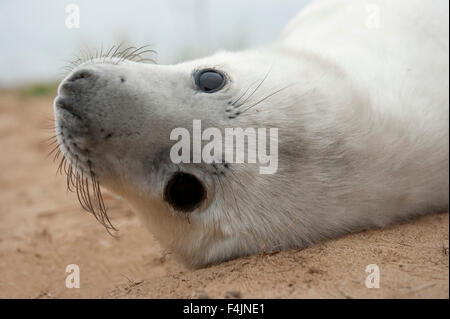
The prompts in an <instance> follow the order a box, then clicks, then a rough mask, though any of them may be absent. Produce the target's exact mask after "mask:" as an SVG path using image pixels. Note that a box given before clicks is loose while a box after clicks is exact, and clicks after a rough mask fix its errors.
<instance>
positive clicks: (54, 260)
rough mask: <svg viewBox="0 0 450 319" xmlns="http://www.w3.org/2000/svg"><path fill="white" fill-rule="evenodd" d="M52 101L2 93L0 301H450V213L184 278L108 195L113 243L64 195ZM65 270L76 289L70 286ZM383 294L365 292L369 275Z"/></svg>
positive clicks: (186, 274) (193, 272) (184, 271)
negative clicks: (54, 148)
mask: <svg viewBox="0 0 450 319" xmlns="http://www.w3.org/2000/svg"><path fill="white" fill-rule="evenodd" d="M51 125H52V99H51V98H49V97H28V98H26V97H20V96H17V94H16V93H12V92H2V93H0V172H1V174H0V297H1V298H79V297H84V298H208V297H209V298H430V297H431V298H448V297H449V268H448V267H449V256H448V251H449V237H448V234H449V224H448V221H449V215H448V213H445V212H444V213H439V214H434V215H430V216H425V217H422V218H419V219H416V220H413V221H409V222H404V223H402V224H399V225H393V226H391V227H388V228H386V229H377V230H369V231H364V232H360V233H357V234H351V235H348V236H345V237H342V238H338V239H335V240H331V241H327V242H323V243H320V244H317V245H314V246H311V247H309V248H306V249H303V250H292V251H285V252H280V253H276V254H264V253H261V254H260V255H257V256H252V257H247V258H241V259H237V260H233V261H229V262H226V263H222V264H219V265H215V266H211V267H208V268H205V269H199V270H189V269H186V268H184V267H183V266H182V265H180V264H178V263H176V262H175V261H174V260H173V259H172V257H171V256H170V254H169V255H167V254H164V253H163V252H162V251H161V249H160V247H159V245H158V243H157V242H156V241H155V240H153V239H152V237H151V235H150V234H149V233H148V232H147V231H146V230H144V228H143V227H142V226H141V225H140V224H139V222H138V220H137V219H136V217H135V216H134V215H133V213H132V212H131V211H130V209H128V208H127V205H126V203H124V202H121V201H120V200H118V199H115V198H114V197H113V196H111V194H108V193H107V192H106V194H105V199H106V203H107V206H108V207H110V216H111V218H112V221H113V223H114V224H115V225H116V226H118V228H119V229H120V232H119V235H120V237H119V238H113V237H111V236H110V235H108V233H107V232H106V231H105V230H104V228H103V227H102V226H101V225H99V224H98V223H97V222H96V221H95V220H94V218H93V217H92V216H91V215H89V214H88V213H86V212H84V211H83V210H82V209H81V207H80V206H79V204H78V202H77V199H76V195H75V194H72V193H70V192H67V191H66V184H65V178H64V176H57V175H56V169H57V164H56V163H53V162H52V160H51V159H46V154H47V153H48V152H49V150H50V149H51V147H49V146H47V145H46V142H45V139H46V138H48V137H50V136H51V134H52V132H51V130H49V129H46V127H47V128H49V127H51ZM69 264H77V265H78V266H79V267H80V278H81V287H80V288H79V289H76V288H73V289H69V288H66V286H65V280H66V276H67V275H68V274H67V273H66V272H65V270H66V266H67V265H69ZM369 264H376V265H378V267H379V270H380V288H378V289H377V288H372V289H369V288H366V286H365V280H366V276H367V275H368V273H366V272H365V270H366V266H367V265H369Z"/></svg>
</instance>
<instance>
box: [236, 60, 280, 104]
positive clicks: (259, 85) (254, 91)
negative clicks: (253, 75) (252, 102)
mask: <svg viewBox="0 0 450 319" xmlns="http://www.w3.org/2000/svg"><path fill="white" fill-rule="evenodd" d="M271 70H272V66H270V68H269V70H268V71H267V73H266V75H265V76H264V78H263V79H262V80H261V82H259V84H258V85H257V86H256V88H255V89H254V90H253V92H252V93H251V94H250V95H249V96H248V97H247V98H246V99H245V100H244V102H242V103H241V104H240V105H238V106H236V105H234V106H235V107H236V108H239V107H241V106H242V105H244V104H245V102H247V101H248V100H249V99H250V98H251V97H252V96H253V95H254V94H255V93H256V91H258V89H259V88H260V87H261V85H262V84H263V83H264V82H265V81H266V79H267V77H268V76H269V73H270V71H271Z"/></svg>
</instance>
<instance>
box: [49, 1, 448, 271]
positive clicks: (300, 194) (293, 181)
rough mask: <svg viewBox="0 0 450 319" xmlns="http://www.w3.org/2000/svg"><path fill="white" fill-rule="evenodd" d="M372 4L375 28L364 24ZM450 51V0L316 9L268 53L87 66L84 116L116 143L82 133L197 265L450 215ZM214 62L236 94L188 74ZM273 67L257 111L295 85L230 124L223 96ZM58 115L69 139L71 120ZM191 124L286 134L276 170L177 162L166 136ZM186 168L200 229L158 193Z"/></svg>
mask: <svg viewBox="0 0 450 319" xmlns="http://www.w3.org/2000/svg"><path fill="white" fill-rule="evenodd" d="M373 4H376V5H378V8H379V22H380V23H379V28H371V27H368V25H367V21H368V20H367V19H370V18H371V16H370V15H371V14H373V12H372V11H371V10H370V9H371V8H373V6H372V7H371V5H373ZM368 5H369V6H368ZM448 53H449V52H448V1H446V0H434V1H419V0H396V1H392V0H390V1H388V0H370V1H363V0H322V1H316V2H314V3H313V4H312V5H310V6H309V7H308V8H306V9H305V10H304V11H302V12H301V13H300V14H299V15H298V16H297V17H296V18H295V19H294V20H293V21H292V22H291V23H289V25H288V26H287V28H286V29H285V31H284V32H283V34H282V36H281V38H280V39H279V40H278V41H276V42H274V43H272V44H270V45H267V46H265V47H262V48H259V49H255V50H248V51H242V52H235V53H230V52H221V53H218V54H216V55H214V56H212V57H207V58H204V59H199V60H195V61H190V62H186V63H182V64H179V65H174V66H159V65H144V64H139V63H134V62H128V61H126V62H122V63H119V64H118V65H114V64H110V63H100V62H98V61H91V62H90V63H86V64H83V65H82V66H80V67H78V68H77V70H75V72H76V71H78V70H79V69H89V70H94V71H95V72H97V73H98V74H100V76H101V77H102V79H104V80H102V81H99V83H101V84H98V85H97V87H96V88H95V90H88V91H86V93H85V95H86V96H89V99H85V100H83V103H81V102H80V108H81V110H82V111H83V110H84V111H86V110H89V119H90V122H91V123H97V124H95V125H96V126H103V127H104V128H105V129H106V130H108V129H109V130H112V131H113V132H114V133H115V136H114V138H111V139H110V140H108V141H107V142H101V143H100V142H98V139H97V137H96V136H97V135H96V134H99V133H98V132H97V131H96V130H95V129H92V128H91V129H90V130H91V131H90V136H89V137H86V136H85V135H80V136H76V137H74V140H75V141H76V142H77V144H78V146H80V147H89V148H90V149H91V152H90V160H91V161H92V163H93V167H94V170H95V172H96V174H97V175H98V176H99V179H100V181H101V183H102V185H104V186H106V187H108V188H109V189H111V190H112V191H114V192H116V193H117V194H119V195H120V196H122V197H123V198H125V199H126V200H127V201H128V202H129V203H130V204H131V205H132V206H133V207H134V209H135V211H136V212H137V214H138V215H139V217H140V219H141V220H142V222H143V223H144V225H145V226H146V227H148V229H149V230H150V231H151V233H152V234H154V236H155V237H156V238H157V239H158V240H159V241H160V243H161V244H162V245H163V247H165V248H167V249H169V250H171V251H172V252H173V253H174V255H175V256H176V257H177V258H178V259H179V260H181V261H183V262H184V263H185V264H187V265H189V266H192V267H199V266H204V265H207V264H211V263H216V262H220V261H223V260H227V259H230V258H235V257H238V256H243V255H249V254H253V253H257V252H259V251H261V250H265V251H271V250H279V249H287V248H292V247H304V246H305V245H308V244H311V243H314V242H317V241H319V240H323V239H327V238H332V237H335V236H339V235H343V234H346V233H349V232H354V231H357V230H361V229H364V228H369V227H378V226H384V225H387V224H389V223H392V222H395V221H398V220H401V219H405V218H408V217H413V216H416V215H421V214H425V213H430V212H438V211H443V210H447V209H448V194H449V179H448V174H449V127H448V121H449V97H448V94H449V92H448V85H449V82H448V81H449V80H448V79H449V68H448ZM203 67H208V68H211V67H212V68H217V69H220V70H222V71H223V72H225V73H226V74H227V75H228V77H229V81H228V84H227V85H226V87H225V88H224V89H222V90H221V91H219V92H216V93H213V94H206V93H199V92H197V91H195V87H194V84H193V80H192V76H191V75H192V72H193V70H195V69H201V68H203ZM266 74H268V76H267V79H266V80H265V81H264V82H263V84H262V85H261V87H260V89H259V90H258V91H257V93H255V94H256V95H255V96H253V97H252V99H251V100H252V101H253V102H256V101H258V100H260V99H261V98H263V97H265V96H267V95H268V94H270V93H271V92H274V91H276V90H278V89H280V88H283V87H285V86H288V85H289V87H288V88H286V89H285V90H283V91H281V92H280V93H277V94H274V95H273V96H271V97H270V98H268V99H267V100H265V101H263V102H261V103H260V104H259V105H258V106H257V107H255V108H254V109H251V110H249V111H248V112H245V113H243V114H240V115H237V117H236V118H234V119H229V118H228V117H227V115H228V114H229V113H227V112H226V109H227V108H229V106H228V105H227V102H228V101H229V100H233V99H235V98H236V97H238V96H240V95H241V94H242V93H244V91H245V90H246V89H247V88H248V87H249V86H250V85H252V84H253V83H258V82H259V81H260V80H261V79H262V78H263V77H264V76H265V75H266ZM119 75H125V77H126V82H125V83H123V84H120V82H119V81H116V79H117V78H118V77H119ZM253 85H254V84H253ZM60 95H63V93H62V92H60ZM81 104H82V105H81ZM231 112H234V110H231ZM55 113H56V118H57V132H60V131H61V130H63V129H61V128H60V127H59V126H58V123H61V122H64V121H68V120H67V119H66V120H64V114H61V111H59V110H57V109H56V108H55ZM193 119H201V120H202V125H205V127H209V126H213V127H219V128H225V127H242V128H246V127H266V128H267V127H277V128H279V141H278V143H279V146H278V148H279V164H278V165H279V168H278V172H277V173H276V174H273V175H261V174H259V166H258V165H255V164H231V167H230V169H229V171H228V172H227V173H226V174H225V175H224V176H222V177H220V181H219V180H218V179H217V178H215V177H212V176H211V174H210V167H209V166H208V165H192V164H190V165H189V164H186V165H175V164H172V163H171V162H170V161H169V159H168V154H169V148H170V146H171V145H172V144H173V143H174V142H173V141H170V140H169V135H170V130H171V129H172V128H174V127H186V128H190V127H191V126H192V120H193ZM69 124H70V123H69ZM63 151H65V153H66V155H67V150H65V149H63ZM177 170H183V171H186V172H190V173H192V174H194V175H196V176H197V177H198V178H199V179H200V180H202V182H203V183H204V184H205V185H206V186H207V191H208V198H207V200H206V202H205V203H204V204H203V205H202V206H201V207H200V208H199V209H197V210H196V211H194V212H192V213H191V214H190V215H189V220H188V219H187V218H186V216H185V214H183V213H179V212H176V211H174V210H173V209H172V208H171V207H170V206H169V205H168V204H167V203H166V202H165V201H164V200H163V196H162V194H163V189H164V186H165V185H166V183H167V181H168V179H169V177H170V176H171V174H172V173H173V172H175V171H177Z"/></svg>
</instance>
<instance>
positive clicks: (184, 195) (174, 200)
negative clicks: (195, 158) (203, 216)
mask: <svg viewBox="0 0 450 319" xmlns="http://www.w3.org/2000/svg"><path fill="white" fill-rule="evenodd" d="M164 200H165V201H166V202H167V203H168V204H169V205H171V206H172V207H173V208H174V209H175V210H177V211H180V212H183V213H190V212H192V211H194V210H195V209H197V208H198V207H200V206H201V205H202V203H203V202H204V201H205V200H206V188H205V186H204V185H203V183H202V182H201V181H200V180H199V179H198V178H197V177H195V176H194V175H192V174H189V173H183V172H177V173H175V174H173V176H172V177H171V178H170V179H169V182H168V183H167V185H166V187H165V188H164Z"/></svg>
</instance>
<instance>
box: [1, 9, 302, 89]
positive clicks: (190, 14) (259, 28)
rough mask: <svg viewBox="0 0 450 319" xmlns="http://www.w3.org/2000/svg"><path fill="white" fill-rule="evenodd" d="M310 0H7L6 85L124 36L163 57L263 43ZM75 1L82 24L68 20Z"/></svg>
mask: <svg viewBox="0 0 450 319" xmlns="http://www.w3.org/2000/svg"><path fill="white" fill-rule="evenodd" d="M309 1H310V0H281V1H279V0H277V1H276V0H245V1H242V0H227V1H222V0H164V1H162V0H127V1H107V0H95V1H92V0H91V1H88V0H78V1H73V0H72V1H61V0H40V1H31V0H2V1H0V30H1V31H0V32H1V41H0V70H1V72H0V88H10V87H13V86H18V85H24V84H29V83H41V82H47V81H55V80H58V79H60V78H61V77H62V74H63V73H62V71H63V69H62V68H63V67H64V66H65V65H66V61H67V60H70V59H72V58H73V57H74V56H75V55H76V54H80V52H83V51H84V50H93V49H100V47H103V48H109V47H111V46H112V45H113V44H118V43H120V42H123V41H124V42H125V43H128V44H131V45H135V46H141V45H148V44H150V45H152V49H154V50H156V51H157V53H158V54H157V57H156V60H157V62H158V63H160V64H172V63H177V62H180V61H183V60H188V59H191V58H197V57H201V56H205V55H208V54H211V53H213V52H214V51H216V50H218V49H225V50H238V49H241V48H248V47H254V46H258V45H261V44H263V43H266V42H268V41H271V40H274V39H275V38H276V37H277V36H278V35H279V33H280V32H281V30H282V28H283V26H284V25H285V24H286V23H287V22H288V21H289V20H290V19H291V18H292V17H294V16H295V14H296V13H297V12H298V11H299V10H300V9H301V8H302V7H304V6H305V5H306V4H307V3H308V2H309ZM73 5H76V7H77V10H78V16H79V24H78V25H74V24H73V23H72V24H71V23H70V21H69V25H66V22H67V20H68V19H70V17H69V16H71V15H72V14H73V13H74V11H73V8H74V7H73ZM72 22H73V21H72Z"/></svg>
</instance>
